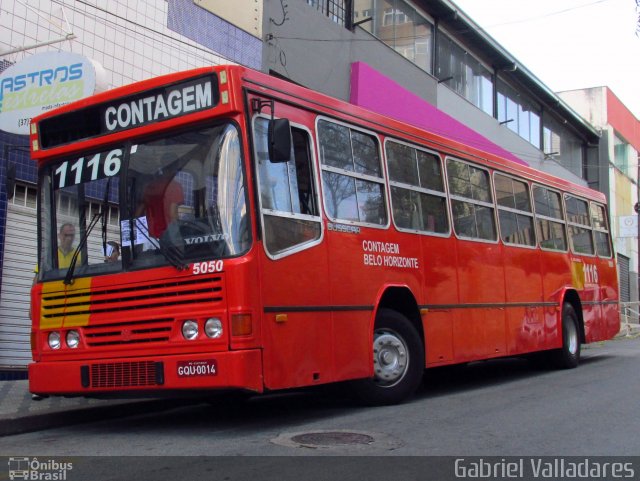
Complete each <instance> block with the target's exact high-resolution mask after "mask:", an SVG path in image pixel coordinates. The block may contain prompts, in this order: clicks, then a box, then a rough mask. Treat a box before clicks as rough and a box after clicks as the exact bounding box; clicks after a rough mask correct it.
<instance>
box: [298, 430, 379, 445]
mask: <svg viewBox="0 0 640 481" xmlns="http://www.w3.org/2000/svg"><path fill="white" fill-rule="evenodd" d="M291 441H293V442H294V443H297V444H300V445H303V446H314V447H323V446H343V445H351V444H371V443H373V442H374V441H375V438H374V437H373V436H369V435H368V434H361V433H351V432H341V431H328V432H316V433H303V434H298V435H296V436H293V437H291Z"/></svg>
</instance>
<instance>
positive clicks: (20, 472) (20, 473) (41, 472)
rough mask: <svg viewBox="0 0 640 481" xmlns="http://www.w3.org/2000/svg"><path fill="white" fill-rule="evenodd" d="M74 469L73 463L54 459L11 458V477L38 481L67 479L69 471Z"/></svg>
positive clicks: (62, 480)
mask: <svg viewBox="0 0 640 481" xmlns="http://www.w3.org/2000/svg"><path fill="white" fill-rule="evenodd" d="M72 469H73V463H63V462H59V461H56V460H54V459H47V460H45V461H40V460H38V458H28V457H14V458H9V479H11V480H13V479H26V480H34V481H35V480H37V481H65V480H66V479H67V471H71V470H72Z"/></svg>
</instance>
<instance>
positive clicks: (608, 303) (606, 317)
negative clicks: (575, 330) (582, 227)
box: [585, 258, 620, 342]
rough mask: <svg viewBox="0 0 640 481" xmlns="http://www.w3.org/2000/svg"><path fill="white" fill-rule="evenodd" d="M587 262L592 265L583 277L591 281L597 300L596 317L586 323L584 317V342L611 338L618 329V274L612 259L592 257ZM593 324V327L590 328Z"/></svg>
mask: <svg viewBox="0 0 640 481" xmlns="http://www.w3.org/2000/svg"><path fill="white" fill-rule="evenodd" d="M588 262H589V263H590V264H591V265H592V266H593V267H592V268H591V270H590V272H589V273H588V275H586V276H585V277H587V278H588V280H589V281H590V282H591V285H589V284H588V285H587V287H591V288H592V290H593V291H594V294H593V297H594V299H595V300H597V301H598V304H597V306H594V307H597V310H594V311H595V314H596V315H597V319H596V320H593V321H591V322H590V323H589V325H587V321H586V319H585V338H586V342H594V341H602V340H606V339H611V338H612V337H613V336H615V335H616V334H617V333H618V332H619V330H620V314H619V311H618V305H617V304H616V301H617V300H618V276H617V272H616V270H615V268H614V265H615V264H614V261H613V260H612V259H602V258H592V259H589V260H588ZM592 326H595V328H592Z"/></svg>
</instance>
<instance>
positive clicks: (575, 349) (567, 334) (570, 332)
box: [552, 303, 580, 369]
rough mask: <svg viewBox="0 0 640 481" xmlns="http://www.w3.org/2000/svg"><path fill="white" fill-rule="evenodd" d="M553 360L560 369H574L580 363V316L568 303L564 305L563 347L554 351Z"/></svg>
mask: <svg viewBox="0 0 640 481" xmlns="http://www.w3.org/2000/svg"><path fill="white" fill-rule="evenodd" d="M552 360H553V364H554V365H555V367H557V368H559V369H573V368H575V367H578V364H579V363H580V331H579V328H578V316H577V315H576V311H575V309H574V308H573V306H572V305H571V304H568V303H565V304H564V305H563V306H562V347H561V348H560V349H558V350H557V351H555V352H554V354H553V358H552Z"/></svg>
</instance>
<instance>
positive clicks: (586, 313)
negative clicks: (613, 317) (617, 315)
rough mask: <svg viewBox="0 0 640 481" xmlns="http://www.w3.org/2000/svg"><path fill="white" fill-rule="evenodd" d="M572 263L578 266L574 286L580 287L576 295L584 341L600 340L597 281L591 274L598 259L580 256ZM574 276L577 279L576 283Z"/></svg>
mask: <svg viewBox="0 0 640 481" xmlns="http://www.w3.org/2000/svg"><path fill="white" fill-rule="evenodd" d="M572 262H573V263H574V265H575V264H577V265H578V268H575V267H574V285H575V284H578V285H580V284H581V286H580V287H582V289H581V290H579V291H578V295H579V296H580V301H581V303H582V319H583V322H584V333H585V341H586V342H593V341H594V340H596V339H602V338H603V334H604V333H603V329H604V321H603V319H602V306H601V300H602V299H601V297H600V295H601V292H600V287H599V282H598V281H599V280H598V277H597V276H596V275H594V274H593V272H595V269H597V264H598V259H597V258H596V257H587V256H582V257H581V258H580V259H573V261H572ZM576 276H577V277H578V280H577V281H576Z"/></svg>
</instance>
